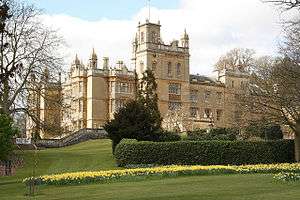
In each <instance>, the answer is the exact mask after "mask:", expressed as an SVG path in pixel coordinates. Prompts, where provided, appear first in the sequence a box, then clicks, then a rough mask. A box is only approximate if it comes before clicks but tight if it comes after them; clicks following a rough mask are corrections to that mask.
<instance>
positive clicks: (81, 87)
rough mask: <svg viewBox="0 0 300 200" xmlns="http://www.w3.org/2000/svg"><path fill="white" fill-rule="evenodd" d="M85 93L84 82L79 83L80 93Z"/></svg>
mask: <svg viewBox="0 0 300 200" xmlns="http://www.w3.org/2000/svg"><path fill="white" fill-rule="evenodd" d="M82 91H83V82H79V92H82Z"/></svg>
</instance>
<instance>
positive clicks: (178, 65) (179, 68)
mask: <svg viewBox="0 0 300 200" xmlns="http://www.w3.org/2000/svg"><path fill="white" fill-rule="evenodd" d="M180 74H181V64H180V63H177V65H176V75H177V76H179V75H180Z"/></svg>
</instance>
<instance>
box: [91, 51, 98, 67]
mask: <svg viewBox="0 0 300 200" xmlns="http://www.w3.org/2000/svg"><path fill="white" fill-rule="evenodd" d="M97 60H98V58H97V54H96V53H95V49H94V48H93V51H92V55H91V58H90V68H97Z"/></svg>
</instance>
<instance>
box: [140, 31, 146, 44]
mask: <svg viewBox="0 0 300 200" xmlns="http://www.w3.org/2000/svg"><path fill="white" fill-rule="evenodd" d="M144 42H145V33H144V32H141V43H144Z"/></svg>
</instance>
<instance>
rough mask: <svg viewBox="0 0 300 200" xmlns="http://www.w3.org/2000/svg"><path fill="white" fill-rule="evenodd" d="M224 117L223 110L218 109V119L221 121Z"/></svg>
mask: <svg viewBox="0 0 300 200" xmlns="http://www.w3.org/2000/svg"><path fill="white" fill-rule="evenodd" d="M221 117H222V110H217V121H220V120H221Z"/></svg>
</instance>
